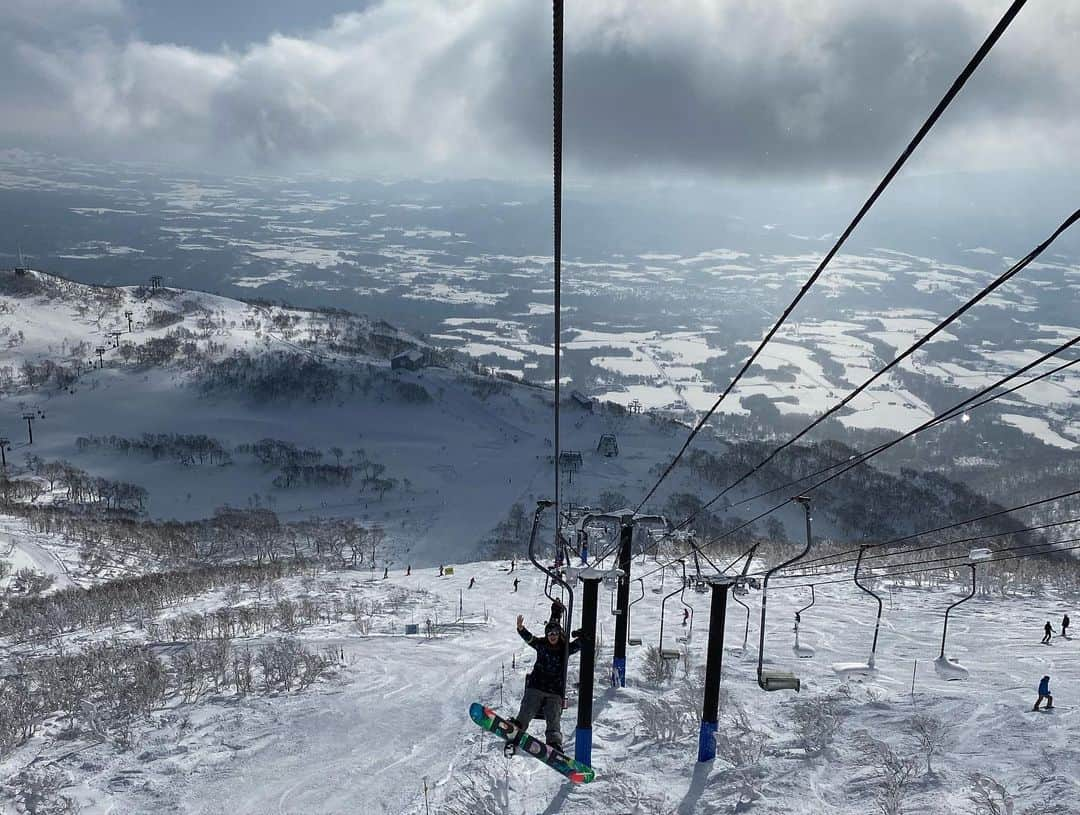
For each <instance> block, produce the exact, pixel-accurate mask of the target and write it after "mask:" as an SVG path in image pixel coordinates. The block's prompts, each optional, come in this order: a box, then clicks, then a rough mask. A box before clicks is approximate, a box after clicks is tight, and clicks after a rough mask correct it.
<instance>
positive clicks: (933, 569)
mask: <svg viewBox="0 0 1080 815" xmlns="http://www.w3.org/2000/svg"><path fill="white" fill-rule="evenodd" d="M1072 540H1074V539H1070V541H1067V542H1071V541H1072ZM1075 540H1080V538H1077V539H1075ZM1043 545H1045V544H1043ZM1019 548H1028V547H1019ZM1077 549H1080V544H1078V545H1076V546H1065V547H1062V548H1060V549H1054V550H1053V552H1054V553H1058V552H1073V551H1076V550H1077ZM997 551H998V552H1011V551H1017V549H999V550H997ZM1038 554H1041V553H1039V552H1029V553H1027V554H1022V555H1010V556H1009V557H995V558H990V559H989V560H983V561H980V565H981V564H983V563H1002V562H1005V561H1009V560H1022V559H1024V558H1030V557H1035V556H1036V555H1038ZM899 565H908V566H914V565H916V564H914V563H910V564H899ZM963 565H966V564H964V563H953V564H946V565H944V566H931V567H929V568H925V569H912V570H909V571H904V572H887V573H885V574H876V575H874V579H875V580H882V579H884V578H889V577H903V576H905V575H909V574H921V573H923V572H939V571H941V570H942V569H954V568H956V567H958V566H963ZM850 582H851V578H850V577H848V578H843V579H840V580H815V581H814V585H815V586H828V585H831V584H834V583H850ZM809 585H810V583H795V584H792V585H790V586H783V589H784V590H787V589H798V588H805V587H807V586H809Z"/></svg>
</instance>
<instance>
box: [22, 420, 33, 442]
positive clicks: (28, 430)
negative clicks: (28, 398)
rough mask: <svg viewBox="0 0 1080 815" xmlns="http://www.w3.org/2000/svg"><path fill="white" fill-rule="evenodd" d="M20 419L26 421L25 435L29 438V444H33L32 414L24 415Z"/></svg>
mask: <svg viewBox="0 0 1080 815" xmlns="http://www.w3.org/2000/svg"><path fill="white" fill-rule="evenodd" d="M22 417H23V418H24V419H25V420H26V433H27V435H28V436H29V437H30V444H33V443H34V414H33V413H24V414H23V415H22Z"/></svg>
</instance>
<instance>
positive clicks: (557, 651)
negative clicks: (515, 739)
mask: <svg viewBox="0 0 1080 815" xmlns="http://www.w3.org/2000/svg"><path fill="white" fill-rule="evenodd" d="M552 606H553V610H554V604H552ZM560 607H561V604H560ZM517 631H518V635H519V636H520V637H521V638H522V639H523V640H525V642H526V643H527V644H528V645H529V647H530V648H532V649H533V650H535V651H536V663H535V664H534V665H533V669H532V670H531V671H530V672H529V674H528V676H526V677H525V695H524V696H523V697H522V699H521V707H520V708H519V709H518V714H517V716H515V717H514V718H513V719H512V720H511V721H512V722H513V723H514V724H516V725H517V726H518V727H520V728H521V729H522V730H528V727H529V723H530V722H531V721H532V719H533V716H535V715H536V714H537V713H541V712H542V713H543V714H544V721H545V724H546V731H545V734H544V740H545V741H546V742H547V743H548V744H549V745H550V746H552V747H554V748H555V749H556V750H559V751H560V752H561V751H562V706H563V697H564V696H565V695H566V676H565V668H566V660H567V658H568V657H569V655H570V654H576V653H577V652H578V651H580V650H581V645H582V638H581V637H578V638H577V639H575V640H574V641H573V642H571V643H570V644H569V647H567V644H566V639H565V637H564V635H563V630H562V626H561V625H560V624H559V623H558V622H555V621H554V620H548V623H547V625H545V626H544V637H543V639H541V638H539V637H535V636H533V635H532V633H531V632H530V631H529V629H527V628H526V627H525V618H524V617H523V616H522V615H520V614H519V615H518V618H517Z"/></svg>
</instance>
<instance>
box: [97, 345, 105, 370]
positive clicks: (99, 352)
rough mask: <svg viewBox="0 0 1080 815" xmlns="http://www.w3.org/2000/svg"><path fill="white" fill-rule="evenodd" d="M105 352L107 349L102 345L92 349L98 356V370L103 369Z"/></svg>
mask: <svg viewBox="0 0 1080 815" xmlns="http://www.w3.org/2000/svg"><path fill="white" fill-rule="evenodd" d="M106 350H108V349H106V348H105V346H104V345H99V346H98V347H97V348H95V349H94V351H95V352H96V353H97V356H98V367H99V368H104V367H105V351H106Z"/></svg>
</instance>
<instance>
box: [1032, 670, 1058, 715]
mask: <svg viewBox="0 0 1080 815" xmlns="http://www.w3.org/2000/svg"><path fill="white" fill-rule="evenodd" d="M1043 699H1045V700H1046V709H1047V710H1053V709H1054V697H1053V696H1051V695H1050V677H1049V676H1044V677H1043V678H1042V679H1041V680H1040V681H1039V698H1038V699H1036V700H1035V707H1033V708H1032V710H1038V709H1039V705H1040V704H1042V700H1043Z"/></svg>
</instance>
